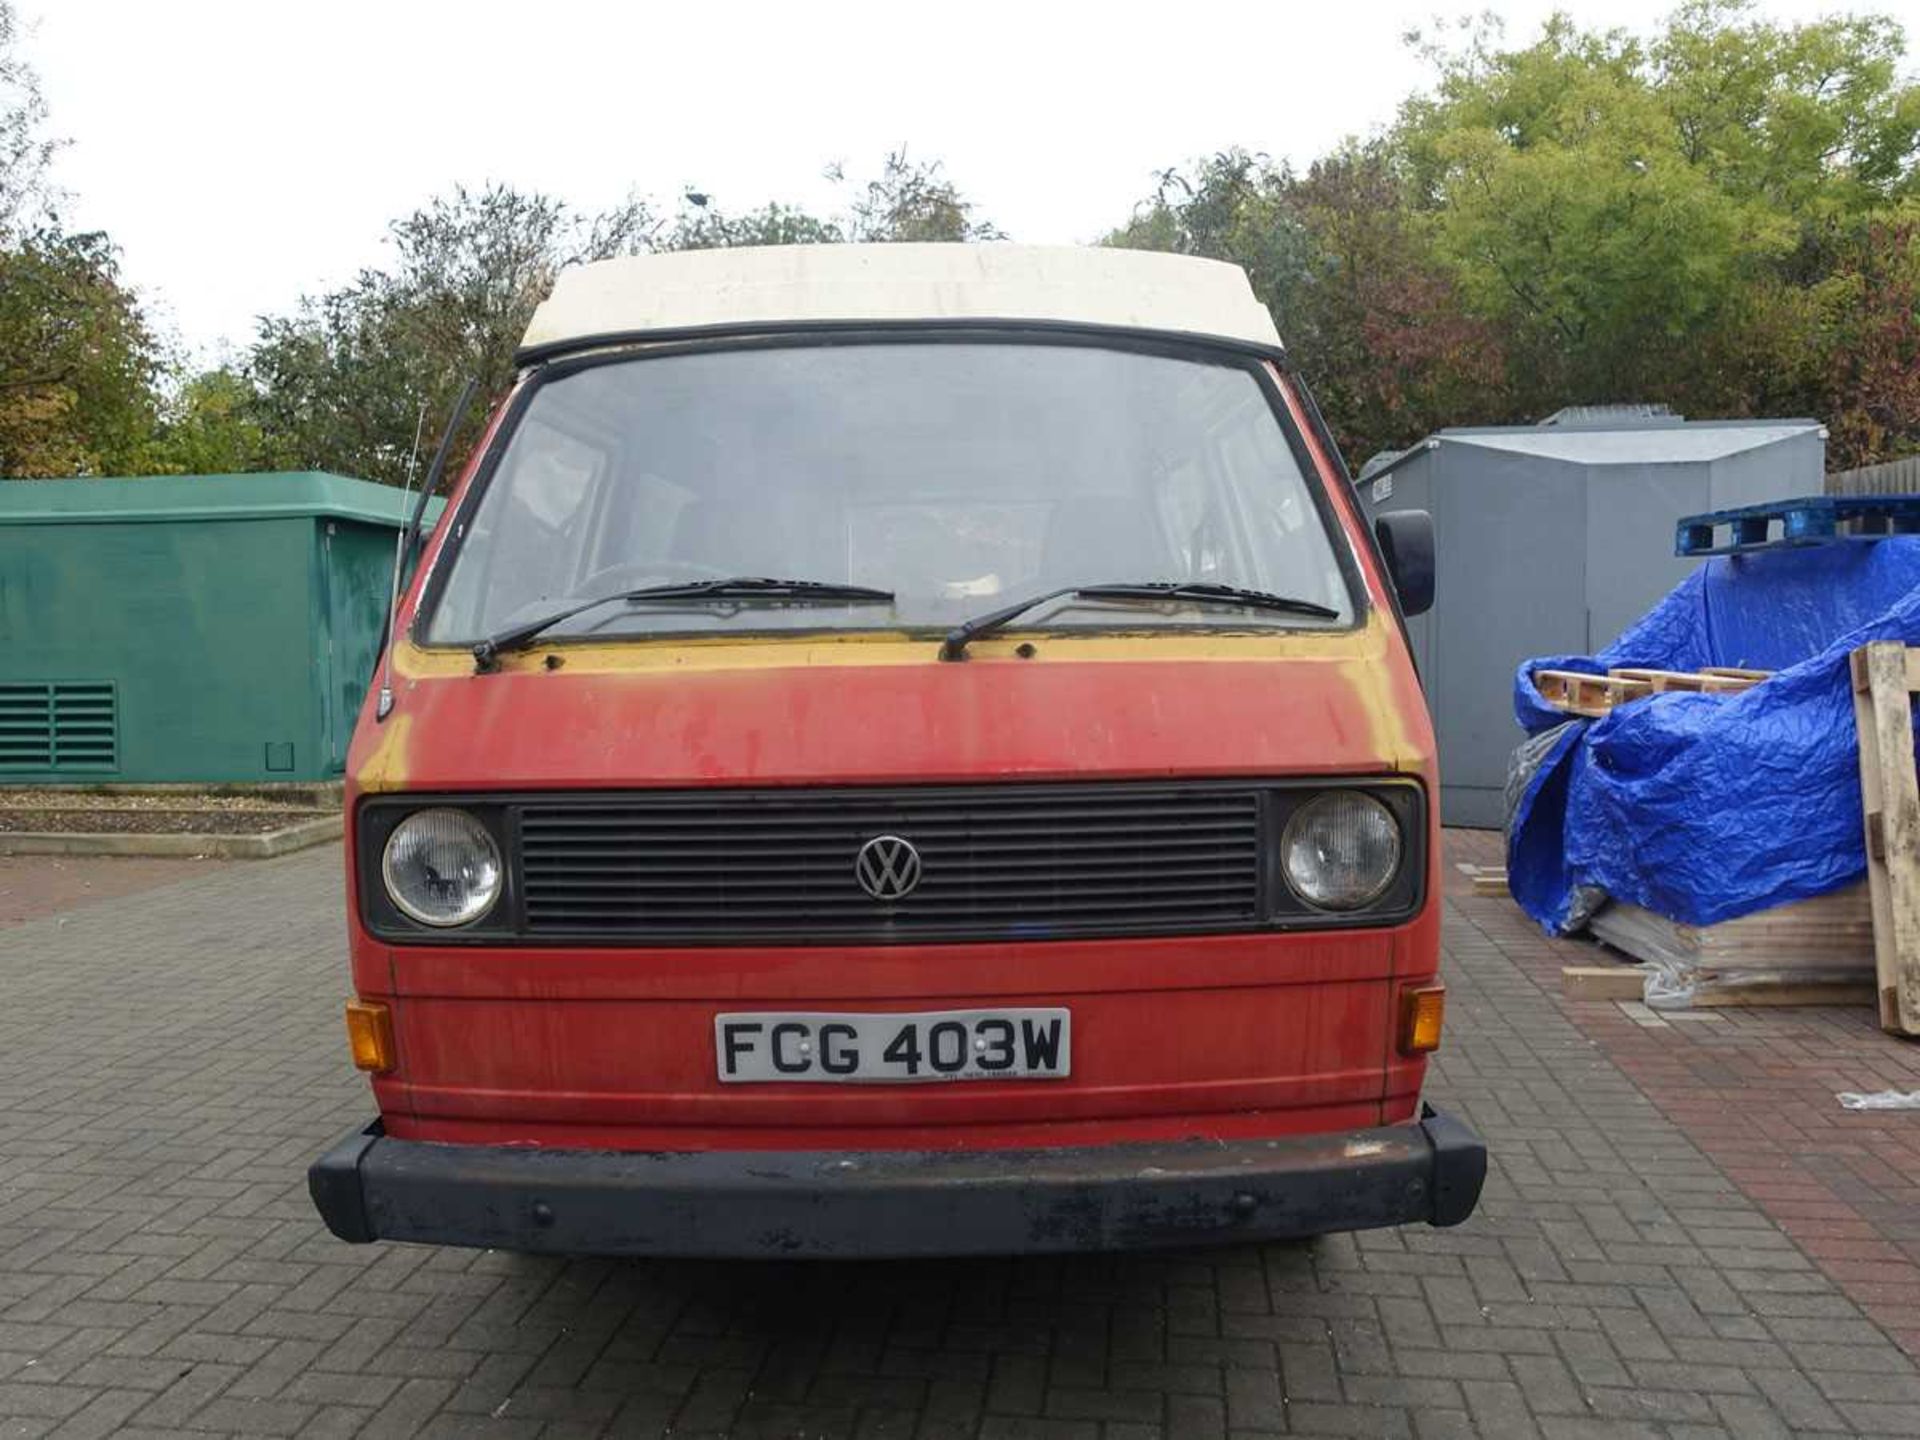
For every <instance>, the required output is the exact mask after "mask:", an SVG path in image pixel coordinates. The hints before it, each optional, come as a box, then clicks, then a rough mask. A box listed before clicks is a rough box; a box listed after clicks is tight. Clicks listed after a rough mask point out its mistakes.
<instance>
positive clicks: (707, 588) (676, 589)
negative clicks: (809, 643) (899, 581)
mask: <svg viewBox="0 0 1920 1440" xmlns="http://www.w3.org/2000/svg"><path fill="white" fill-rule="evenodd" d="M892 599H893V592H892V591H891V590H876V589H874V588H873V587H872V586H870V585H841V584H838V583H837V582H835V581H832V580H774V579H770V578H769V577H767V576H765V575H730V576H726V577H724V578H721V579H715V580H682V581H677V582H675V583H674V584H671V585H646V586H642V587H641V588H640V589H638V590H621V591H619V592H617V593H615V594H612V595H600V596H596V597H595V598H594V599H592V600H582V601H580V602H579V603H577V604H574V605H568V606H566V607H565V608H563V609H560V610H556V611H554V612H553V613H552V614H550V615H542V616H541V617H540V618H539V619H538V620H528V621H526V622H525V623H523V624H520V625H514V626H511V627H509V628H508V629H505V630H502V631H501V632H500V633H499V634H497V635H492V636H489V637H488V638H487V639H485V640H482V641H481V642H480V643H479V644H477V645H475V646H474V647H473V668H474V671H475V673H477V674H482V675H484V674H486V673H487V672H488V671H490V670H493V669H496V668H498V665H499V661H500V657H501V656H502V655H504V654H506V653H507V652H508V651H509V650H519V649H521V648H523V647H524V646H526V645H527V644H529V643H531V642H532V641H534V640H537V639H538V638H539V637H540V636H541V635H544V634H545V633H546V632H547V631H549V630H551V629H552V628H553V627H554V626H556V625H558V624H560V623H561V622H562V621H565V620H571V619H572V618H573V617H574V616H576V615H584V614H586V612H587V611H589V610H598V609H599V608H600V607H601V606H602V605H617V604H619V603H620V602H621V601H625V602H626V603H628V604H629V605H648V604H655V603H659V602H665V601H673V600H761V601H772V602H779V603H783V604H799V605H832V604H856V605H874V604H885V603H887V602H890V601H891V600H892Z"/></svg>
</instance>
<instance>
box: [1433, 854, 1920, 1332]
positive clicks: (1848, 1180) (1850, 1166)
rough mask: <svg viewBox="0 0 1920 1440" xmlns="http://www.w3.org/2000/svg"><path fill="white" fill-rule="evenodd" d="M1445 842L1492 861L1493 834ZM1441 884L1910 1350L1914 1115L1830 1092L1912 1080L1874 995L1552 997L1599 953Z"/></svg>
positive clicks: (1601, 959) (1916, 1249) (1917, 1193)
mask: <svg viewBox="0 0 1920 1440" xmlns="http://www.w3.org/2000/svg"><path fill="white" fill-rule="evenodd" d="M1451 843H1452V844H1453V846H1454V848H1455V849H1457V850H1459V851H1461V852H1462V855H1463V858H1466V857H1467V854H1468V852H1471V854H1472V856H1473V857H1474V858H1476V859H1478V861H1479V863H1493V862H1496V861H1497V859H1498V856H1499V837H1498V836H1494V835H1487V834H1484V833H1478V832H1476V833H1471V834H1468V833H1458V834H1456V835H1454V836H1453V837H1452V842H1451ZM1457 888H1458V890H1459V893H1458V894H1457V895H1456V896H1455V897H1454V900H1455V903H1456V905H1457V906H1458V908H1459V911H1460V914H1461V917H1462V919H1464V920H1465V921H1466V922H1467V923H1468V924H1469V925H1471V926H1472V927H1473V928H1474V929H1476V930H1477V931H1479V932H1480V933H1481V934H1483V935H1485V936H1486V937H1487V938H1489V939H1490V940H1492V941H1493V943H1494V944H1495V945H1496V946H1498V947H1499V949H1500V950H1501V951H1502V952H1503V953H1504V954H1506V955H1507V957H1508V958H1509V959H1511V960H1512V961H1513V962H1514V963H1515V964H1516V965H1518V966H1520V967H1521V968H1522V969H1523V970H1525V971H1526V972H1527V973H1528V974H1529V975H1531V976H1533V978H1534V979H1535V980H1537V981H1538V982H1539V983H1540V984H1541V986H1542V987H1543V988H1545V989H1546V990H1547V991H1548V993H1549V994H1553V995H1555V997H1556V1003H1557V1005H1558V1007H1559V1009H1560V1011H1561V1013H1562V1014H1563V1015H1565V1016H1566V1017H1567V1018H1568V1019H1569V1020H1570V1021H1572V1022H1573V1024H1574V1025H1575V1026H1576V1027H1578V1028H1579V1029H1580V1031H1581V1032H1582V1033H1584V1034H1585V1035H1586V1036H1587V1037H1588V1038H1589V1039H1591V1040H1593V1041H1594V1042H1595V1043H1596V1044H1598V1045H1599V1046H1600V1048H1601V1049H1602V1051H1603V1052H1604V1053H1605V1054H1606V1055H1607V1057H1608V1058H1609V1059H1610V1060H1612V1061H1613V1062H1614V1064H1616V1065H1618V1066H1619V1067H1620V1068H1621V1070H1622V1071H1623V1073H1625V1074H1626V1075H1627V1076H1628V1078H1629V1079H1631V1080H1632V1081H1633V1083H1634V1084H1635V1085H1637V1086H1638V1087H1639V1088H1640V1089H1641V1091H1642V1092H1643V1093H1645V1094H1646V1095H1647V1096H1648V1097H1650V1098H1651V1099H1652V1100H1653V1101H1654V1102H1655V1103H1656V1104H1657V1105H1658V1106H1659V1108H1660V1110H1661V1112H1662V1113H1663V1114H1664V1115H1666V1116H1667V1117H1668V1118H1669V1119H1670V1120H1672V1121H1674V1123H1675V1124H1676V1125H1677V1126H1678V1127H1679V1128H1680V1129H1681V1130H1682V1131H1683V1132H1684V1133H1685V1134H1686V1136H1687V1137H1688V1138H1689V1139H1690V1140H1692V1141H1693V1143H1694V1144H1696V1145H1698V1146H1699V1147H1700V1149H1701V1151H1702V1152H1703V1153H1704V1154H1706V1155H1707V1156H1708V1157H1709V1158H1711V1159H1712V1160H1713V1161H1714V1162H1715V1163H1716V1164H1717V1165H1718V1166H1719V1167H1720V1168H1721V1170H1722V1171H1723V1172H1724V1173H1725V1174H1726V1175H1727V1176H1728V1177H1729V1178H1730V1179H1732V1180H1733V1181H1734V1182H1735V1184H1737V1185H1738V1186H1739V1187H1740V1189H1741V1190H1742V1191H1743V1192H1744V1193H1745V1194H1746V1195H1748V1196H1749V1197H1750V1198H1752V1199H1753V1200H1754V1201H1755V1202H1756V1203H1757V1204H1758V1205H1759V1207H1760V1208H1761V1210H1762V1211H1764V1212H1765V1213H1766V1215H1767V1216H1768V1217H1769V1218H1770V1219H1772V1220H1773V1221H1774V1222H1775V1224H1777V1225H1778V1226H1779V1227H1780V1229H1781V1230H1782V1231H1784V1232H1785V1233H1786V1234H1788V1235H1790V1236H1792V1237H1793V1239H1794V1241H1795V1242H1796V1243H1797V1244H1798V1245H1799V1247H1800V1248H1801V1249H1802V1250H1803V1251H1804V1252H1806V1254H1807V1255H1808V1256H1809V1257H1810V1258H1812V1259H1813V1260H1814V1262H1815V1263H1816V1264H1818V1265H1819V1266H1820V1268H1821V1269H1822V1270H1824V1271H1825V1272H1826V1273H1827V1275H1828V1276H1830V1277H1831V1278H1832V1279H1833V1280H1834V1281H1835V1282H1836V1283H1838V1284H1839V1285H1840V1287H1841V1288H1842V1289H1843V1290H1845V1291H1846V1293H1847V1294H1848V1295H1850V1296H1852V1297H1853V1299H1854V1300H1855V1301H1857V1302H1859V1304H1860V1305H1861V1306H1862V1308H1863V1309H1864V1310H1865V1311H1866V1313H1867V1314H1868V1315H1869V1316H1870V1317H1871V1318H1872V1319H1874V1320H1875V1321H1877V1322H1878V1323H1879V1324H1880V1325H1882V1326H1883V1327H1884V1328H1885V1329H1886V1330H1887V1331H1888V1333H1889V1334H1890V1335H1891V1336H1892V1337H1893V1338H1894V1339H1895V1340H1896V1341H1897V1342H1899V1343H1900V1344H1901V1345H1902V1346H1903V1347H1904V1348H1905V1349H1906V1351H1907V1353H1908V1354H1910V1355H1913V1356H1915V1357H1917V1358H1920V1114H1916V1113H1915V1112H1913V1111H1892V1110H1879V1111H1850V1110H1847V1109H1844V1108H1843V1107H1842V1106H1841V1105H1840V1103H1839V1099H1838V1096H1839V1093H1840V1092H1842V1091H1858V1092H1863V1093H1871V1092H1874V1091H1881V1090H1895V1091H1899V1092H1901V1093H1903V1094H1905V1093H1909V1092H1913V1091H1920V1043H1915V1042H1914V1041H1912V1040H1905V1039H1901V1038H1899V1037H1897V1036H1893V1035H1889V1034H1887V1033H1886V1032H1885V1031H1883V1030H1881V1029H1880V1026H1879V1023H1878V1018H1877V1015H1876V1012H1875V1010H1874V1007H1873V1006H1872V1005H1870V1004H1867V1005H1854V1006H1793V1007H1786V1008H1780V1009H1774V1008H1754V1009H1744V1010H1743V1009H1735V1008H1728V1009H1707V1010H1696V1011H1688V1010H1678V1011H1672V1010H1665V1011H1661V1010H1652V1009H1649V1008H1648V1007H1646V1006H1645V1005H1640V1004H1633V1003H1628V1004H1606V1003H1599V1004H1594V1003H1582V1002H1577V1001H1569V1000H1566V999H1564V998H1561V997H1559V996H1558V993H1557V992H1556V991H1555V989H1554V984H1555V981H1554V977H1555V976H1556V975H1557V974H1558V970H1559V967H1560V965H1561V964H1563V963H1566V964H1589V965H1590V964H1594V963H1596V962H1598V963H1607V961H1606V958H1605V957H1606V952H1605V951H1604V950H1596V948H1595V947H1594V946H1591V945H1588V944H1584V943H1579V942H1552V941H1547V940H1545V939H1543V937H1542V936H1541V934H1540V932H1539V930H1538V929H1537V928H1536V927H1535V926H1534V925H1533V924H1532V922H1531V921H1529V920H1527V919H1526V917H1525V916H1524V915H1522V914H1521V912H1520V910H1519V907H1517V906H1515V905H1514V904H1513V903H1512V902H1511V901H1509V900H1505V899H1500V900H1493V901H1490V900H1487V899H1485V898H1483V897H1475V896H1474V895H1472V893H1471V888H1470V887H1468V886H1459V887H1457Z"/></svg>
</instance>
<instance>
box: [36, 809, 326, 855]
mask: <svg viewBox="0 0 1920 1440" xmlns="http://www.w3.org/2000/svg"><path fill="white" fill-rule="evenodd" d="M343 830H344V826H343V823H342V818H341V816H340V815H339V814H338V813H337V812H336V813H334V814H331V815H317V816H315V817H314V818H313V819H311V820H302V821H299V822H298V823H297V824H293V825H286V826H282V827H281V828H280V829H278V830H269V831H267V832H265V833H264V834H259V835H192V834H189V835H165V834H159V835H142V834H95V835H84V834H77V835H63V834H59V833H57V832H52V831H45V830H21V831H17V832H14V833H10V834H9V833H5V832H0V855H176V856H178V855H187V856H192V855H211V856H217V857H219V858H221V859H224V860H270V859H272V858H273V857H274V856H276V855H286V854H290V853H291V852H293V851H295V850H305V849H307V848H308V847H309V846H313V845H324V844H326V843H327V842H328V841H329V840H338V839H339V838H340V836H341V834H342V833H343Z"/></svg>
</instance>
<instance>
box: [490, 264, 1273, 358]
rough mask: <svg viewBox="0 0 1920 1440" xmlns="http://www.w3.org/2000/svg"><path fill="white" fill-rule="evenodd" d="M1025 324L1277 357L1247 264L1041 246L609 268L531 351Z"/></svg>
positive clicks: (588, 282) (564, 298) (541, 327)
mask: <svg viewBox="0 0 1920 1440" xmlns="http://www.w3.org/2000/svg"><path fill="white" fill-rule="evenodd" d="M903 320H937V321H954V320H981V321H989V320H1014V321H1041V322H1053V323H1061V324H1077V325H1098V326H1110V327H1117V328H1120V329H1126V330H1142V331H1151V332H1156V333H1160V334H1171V335H1191V336H1198V337H1205V338H1210V339H1220V340H1228V341H1232V342H1234V343H1236V344H1243V345H1244V344H1251V345H1254V346H1258V347H1263V348H1278V346H1279V344H1280V336H1279V335H1278V333H1277V332H1276V331H1275V330H1274V327H1273V317H1272V316H1270V315H1269V314H1268V313H1267V308H1266V306H1264V305H1262V304H1261V303H1260V302H1259V301H1258V300H1256V299H1255V298H1254V294H1253V287H1252V286H1251V285H1249V284H1248V283H1247V277H1246V272H1245V271H1243V270H1241V268H1240V267H1239V266H1238V265H1229V264H1225V263H1224V262H1222V261H1218V260H1200V259H1196V258H1194V257H1193V256H1190V255H1165V254H1159V253H1155V252H1149V251H1144V250H1110V249H1104V248H1094V247H1078V246H1066V245H1059V246H1043V245H1004V244H984V245H769V246H757V247H741V248H738V249H730V250H683V251H677V252H674V253H671V254H665V255H635V256H630V257H628V258H626V259H620V260H600V261H596V262H594V263H592V264H589V265H580V266H577V267H575V268H573V269H569V270H565V271H562V272H561V275H560V278H559V280H558V281H557V282H556V283H555V285H554V287H553V294H552V295H551V296H550V297H549V298H548V299H547V300H546V301H544V302H543V303H542V304H541V306H540V308H539V309H538V310H536V311H534V315H533V323H532V324H530V325H529V326H528V327H527V334H526V338H525V339H524V340H523V341H522V342H521V345H522V347H523V349H525V350H533V349H536V348H540V349H544V348H545V347H549V346H553V345H565V344H568V343H570V342H582V341H590V340H595V339H611V338H614V337H619V338H622V339H633V338H639V337H643V336H645V335H647V334H649V333H652V332H657V331H688V330H696V331H697V330H708V329H714V328H742V329H750V328H755V327H765V328H767V329H770V330H771V329H779V328H782V327H786V326H793V325H808V324H816V323H821V322H842V323H845V322H855V323H857V322H860V321H882V322H898V321H903Z"/></svg>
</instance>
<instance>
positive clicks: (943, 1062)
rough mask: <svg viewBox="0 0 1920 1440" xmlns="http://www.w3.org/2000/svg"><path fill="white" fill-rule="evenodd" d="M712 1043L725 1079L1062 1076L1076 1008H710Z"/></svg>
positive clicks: (1069, 1061) (854, 1081) (1068, 1063)
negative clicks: (724, 1012) (839, 1010)
mask: <svg viewBox="0 0 1920 1440" xmlns="http://www.w3.org/2000/svg"><path fill="white" fill-rule="evenodd" d="M713 1049H714V1057H715V1060H716V1062H717V1064H718V1066H719V1071H720V1079H721V1080H722V1081H723V1082H727V1083H740V1082H743V1081H765V1080H786V1081H800V1082H806V1081H813V1082H817V1083H825V1084H834V1083H839V1084H849V1085H861V1084H901V1083H914V1082H918V1081H923V1080H1059V1079H1063V1078H1065V1077H1066V1075H1067V1074H1069V1073H1070V1071H1071V1070H1072V1065H1073V1017H1072V1015H1071V1014H1070V1013H1069V1012H1068V1011H1066V1010H1065V1009H1033V1010H932V1011H925V1012H921V1013H918V1014H904V1015H903V1014H898V1013H894V1014H874V1013H872V1012H867V1013H847V1014H840V1013H832V1012H827V1013H819V1012H808V1013H801V1014H782V1013H775V1012H762V1011H749V1012H747V1013H744V1014H731V1015H716V1016H714V1017H713Z"/></svg>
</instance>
